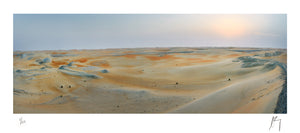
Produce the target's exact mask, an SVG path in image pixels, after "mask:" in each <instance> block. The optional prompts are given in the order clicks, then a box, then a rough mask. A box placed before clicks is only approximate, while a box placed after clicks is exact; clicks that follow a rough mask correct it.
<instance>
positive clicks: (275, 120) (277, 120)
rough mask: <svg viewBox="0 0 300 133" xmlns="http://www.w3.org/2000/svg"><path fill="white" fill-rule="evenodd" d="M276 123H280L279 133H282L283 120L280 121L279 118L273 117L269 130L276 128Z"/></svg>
mask: <svg viewBox="0 0 300 133" xmlns="http://www.w3.org/2000/svg"><path fill="white" fill-rule="evenodd" d="M276 122H279V125H278V126H279V131H280V128H281V119H278V117H277V116H273V117H272V121H271V125H270V128H269V130H271V128H273V127H274V125H275V123H276Z"/></svg>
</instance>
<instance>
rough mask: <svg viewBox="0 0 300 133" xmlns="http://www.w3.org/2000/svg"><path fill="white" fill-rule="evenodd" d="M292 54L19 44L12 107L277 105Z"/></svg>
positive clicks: (132, 109)
mask: <svg viewBox="0 0 300 133" xmlns="http://www.w3.org/2000/svg"><path fill="white" fill-rule="evenodd" d="M286 57H287V53H286V49H254V48H134V49H104V50H69V51H34V52H33V51H26V52H21V51H16V52H14V72H13V74H14V89H13V92H14V113H273V112H274V110H275V108H276V106H278V104H277V101H278V96H279V94H280V93H281V91H282V89H283V87H284V84H285V82H286V63H287V61H286V60H287V59H286ZM283 66H285V67H283ZM285 104H286V103H285Z"/></svg>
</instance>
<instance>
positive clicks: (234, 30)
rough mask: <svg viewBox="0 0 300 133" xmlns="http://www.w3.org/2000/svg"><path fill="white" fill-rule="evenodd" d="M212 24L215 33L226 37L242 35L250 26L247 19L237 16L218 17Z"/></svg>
mask: <svg viewBox="0 0 300 133" xmlns="http://www.w3.org/2000/svg"><path fill="white" fill-rule="evenodd" d="M212 26H213V30H214V32H215V33H217V34H218V35H220V36H223V37H226V38H235V37H239V36H242V35H244V34H245V32H246V30H247V28H248V26H247V23H246V21H244V20H243V19H242V18H239V17H236V16H230V17H228V16H227V17H220V18H217V19H216V20H215V21H214V23H213V25H212Z"/></svg>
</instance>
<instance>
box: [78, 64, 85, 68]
mask: <svg viewBox="0 0 300 133" xmlns="http://www.w3.org/2000/svg"><path fill="white" fill-rule="evenodd" d="M76 66H77V67H84V65H79V64H76Z"/></svg>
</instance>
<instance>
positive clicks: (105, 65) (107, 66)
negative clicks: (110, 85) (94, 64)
mask: <svg viewBox="0 0 300 133" xmlns="http://www.w3.org/2000/svg"><path fill="white" fill-rule="evenodd" d="M100 66H101V67H104V68H110V67H111V66H110V65H109V64H108V63H103V64H101V65H100Z"/></svg>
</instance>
